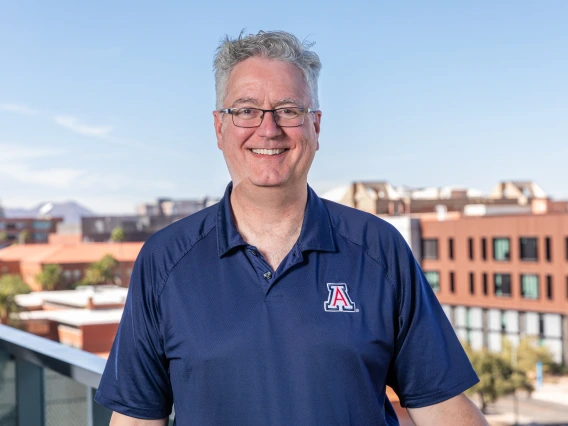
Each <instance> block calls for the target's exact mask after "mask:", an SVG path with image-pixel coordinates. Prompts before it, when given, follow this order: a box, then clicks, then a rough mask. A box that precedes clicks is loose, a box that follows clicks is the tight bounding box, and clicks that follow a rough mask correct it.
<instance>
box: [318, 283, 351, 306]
mask: <svg viewBox="0 0 568 426" xmlns="http://www.w3.org/2000/svg"><path fill="white" fill-rule="evenodd" d="M327 290H328V291H329V296H328V298H327V302H324V304H323V307H324V309H325V310H326V311H327V312H359V309H356V308H355V303H353V301H352V300H351V298H350V297H349V292H348V290H347V284H345V283H327Z"/></svg>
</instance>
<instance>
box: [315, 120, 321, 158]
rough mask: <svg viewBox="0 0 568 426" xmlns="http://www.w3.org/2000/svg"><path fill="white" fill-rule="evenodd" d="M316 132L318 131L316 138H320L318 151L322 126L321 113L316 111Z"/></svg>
mask: <svg viewBox="0 0 568 426" xmlns="http://www.w3.org/2000/svg"><path fill="white" fill-rule="evenodd" d="M313 125H314V130H315V131H316V136H317V137H318V144H317V147H316V150H318V149H319V147H320V145H319V134H320V125H321V111H316V112H314V122H313Z"/></svg>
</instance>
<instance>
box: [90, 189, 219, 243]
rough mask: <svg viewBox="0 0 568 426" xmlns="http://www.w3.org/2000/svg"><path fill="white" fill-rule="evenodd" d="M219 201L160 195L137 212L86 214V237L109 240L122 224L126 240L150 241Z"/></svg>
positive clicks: (137, 209) (93, 239)
mask: <svg viewBox="0 0 568 426" xmlns="http://www.w3.org/2000/svg"><path fill="white" fill-rule="evenodd" d="M217 201H218V200H217V199H214V198H207V197H206V198H202V199H198V200H170V199H159V200H158V201H157V202H156V204H142V205H139V206H138V207H137V208H136V211H137V215H130V216H91V217H83V218H82V219H81V228H82V235H83V240H84V241H91V242H104V241H109V240H110V239H111V235H112V232H113V230H114V229H117V228H120V229H122V231H123V232H124V241H146V240H147V239H148V238H150V236H151V235H152V234H153V233H154V232H156V231H159V230H160V229H162V228H164V227H166V226H168V225H170V224H172V223H174V222H176V221H177V220H180V219H183V218H184V217H186V216H189V215H191V214H193V213H195V212H198V211H199V210H202V209H204V208H205V207H208V206H210V205H212V204H214V203H216V202H217Z"/></svg>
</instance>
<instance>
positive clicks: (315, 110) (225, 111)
mask: <svg viewBox="0 0 568 426" xmlns="http://www.w3.org/2000/svg"><path fill="white" fill-rule="evenodd" d="M287 108H299V109H303V110H305V111H304V112H303V113H302V122H301V123H300V124H297V125H295V126H282V125H280V124H278V122H277V121H276V116H275V115H274V114H275V113H276V111H278V110H282V109H287ZM237 109H254V110H256V111H262V115H261V116H260V123H259V125H258V126H248V127H245V126H238V125H236V124H235V115H234V114H233V111H235V110H237ZM219 112H220V113H222V114H230V115H231V121H232V122H233V125H234V126H235V127H239V128H241V129H256V128H257V127H260V126H262V121H263V120H264V115H265V114H266V113H267V112H271V113H272V119H273V120H274V124H276V125H277V126H278V127H300V126H303V125H304V122H305V121H306V115H307V114H309V113H311V112H320V110H319V109H311V108H304V107H281V108H275V109H262V108H255V107H241V108H225V109H220V110H219Z"/></svg>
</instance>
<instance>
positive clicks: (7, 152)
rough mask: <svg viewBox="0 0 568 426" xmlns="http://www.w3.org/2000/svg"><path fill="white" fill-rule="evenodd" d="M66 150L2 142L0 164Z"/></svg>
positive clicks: (55, 153)
mask: <svg viewBox="0 0 568 426" xmlns="http://www.w3.org/2000/svg"><path fill="white" fill-rule="evenodd" d="M65 152H66V151H64V150H61V149H54V148H52V149H37V148H32V147H25V146H22V145H20V144H16V143H2V142H0V153H1V155H0V166H1V165H2V164H5V163H10V162H13V161H17V160H23V159H31V158H41V157H49V156H55V155H61V154H64V153H65Z"/></svg>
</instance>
